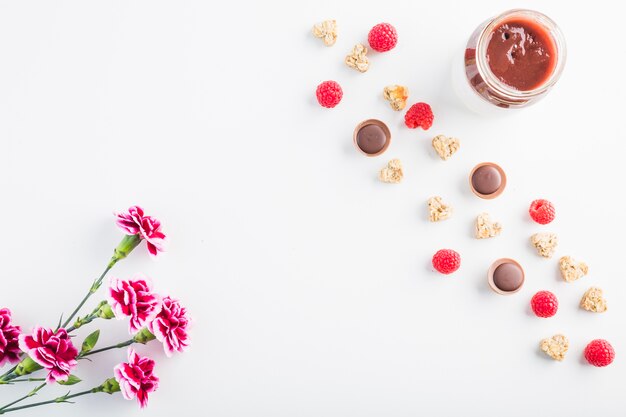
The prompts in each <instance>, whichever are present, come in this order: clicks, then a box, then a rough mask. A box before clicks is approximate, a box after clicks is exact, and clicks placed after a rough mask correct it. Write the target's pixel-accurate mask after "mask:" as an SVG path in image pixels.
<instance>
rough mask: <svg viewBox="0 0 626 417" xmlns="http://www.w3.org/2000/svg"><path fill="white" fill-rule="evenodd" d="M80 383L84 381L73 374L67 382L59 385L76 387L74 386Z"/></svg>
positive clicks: (61, 382) (60, 382)
mask: <svg viewBox="0 0 626 417" xmlns="http://www.w3.org/2000/svg"><path fill="white" fill-rule="evenodd" d="M80 381H82V379H80V378H79V377H77V376H76V375H73V374H72V375H70V376H69V377H68V378H67V381H59V384H61V385H74V384H78V383H79V382H80Z"/></svg>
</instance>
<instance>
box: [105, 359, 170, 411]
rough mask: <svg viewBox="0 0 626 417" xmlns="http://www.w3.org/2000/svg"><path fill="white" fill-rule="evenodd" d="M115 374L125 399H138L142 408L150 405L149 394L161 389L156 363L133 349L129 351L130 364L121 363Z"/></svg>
mask: <svg viewBox="0 0 626 417" xmlns="http://www.w3.org/2000/svg"><path fill="white" fill-rule="evenodd" d="M113 372H114V374H115V379H116V380H117V382H118V383H119V384H120V391H121V392H122V395H123V396H124V398H126V399H127V400H132V399H134V398H137V401H138V402H139V406H140V407H141V408H144V407H145V406H146V405H148V394H149V393H151V392H154V391H156V390H157V388H159V377H157V376H156V375H155V374H154V361H153V360H152V359H150V358H142V357H141V356H139V355H138V354H137V352H135V350H134V349H132V348H129V349H128V362H123V363H120V364H119V365H117V366H116V367H115V368H114V369H113Z"/></svg>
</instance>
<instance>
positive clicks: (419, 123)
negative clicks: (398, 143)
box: [404, 103, 435, 130]
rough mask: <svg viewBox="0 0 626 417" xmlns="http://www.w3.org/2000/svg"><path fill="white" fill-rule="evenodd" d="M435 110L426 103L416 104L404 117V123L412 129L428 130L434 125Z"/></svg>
mask: <svg viewBox="0 0 626 417" xmlns="http://www.w3.org/2000/svg"><path fill="white" fill-rule="evenodd" d="M434 118H435V116H434V115H433V110H432V109H431V108H430V106H429V105H428V104H426V103H415V104H414V105H412V106H411V108H410V109H409V110H408V111H407V112H406V114H405V115H404V123H405V124H406V125H407V127H408V128H410V129H415V128H417V127H421V128H422V129H424V130H428V129H429V128H430V127H431V126H432V125H433V119H434Z"/></svg>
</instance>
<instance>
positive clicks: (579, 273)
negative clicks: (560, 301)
mask: <svg viewBox="0 0 626 417" xmlns="http://www.w3.org/2000/svg"><path fill="white" fill-rule="evenodd" d="M559 269H560V270H561V276H562V277H563V279H564V280H565V281H567V282H574V281H576V280H577V279H579V278H582V277H584V276H585V275H587V273H588V272H589V267H588V266H587V264H586V263H584V262H576V261H575V260H573V259H572V258H570V257H569V256H563V257H562V258H561V259H559Z"/></svg>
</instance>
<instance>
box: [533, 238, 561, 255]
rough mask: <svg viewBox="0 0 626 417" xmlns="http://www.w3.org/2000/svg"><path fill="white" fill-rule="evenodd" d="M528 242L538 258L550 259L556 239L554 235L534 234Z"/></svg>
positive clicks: (554, 248) (556, 242)
mask: <svg viewBox="0 0 626 417" xmlns="http://www.w3.org/2000/svg"><path fill="white" fill-rule="evenodd" d="M530 242H531V243H532V244H533V246H534V247H535V248H536V249H537V253H538V254H539V255H540V256H543V257H544V258H551V257H552V255H554V251H555V250H556V245H557V244H558V239H557V237H556V235H555V234H554V233H535V234H534V235H532V236H531V237H530Z"/></svg>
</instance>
